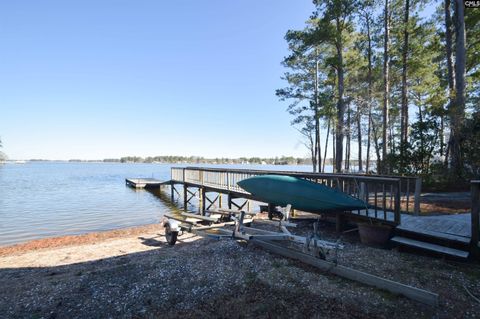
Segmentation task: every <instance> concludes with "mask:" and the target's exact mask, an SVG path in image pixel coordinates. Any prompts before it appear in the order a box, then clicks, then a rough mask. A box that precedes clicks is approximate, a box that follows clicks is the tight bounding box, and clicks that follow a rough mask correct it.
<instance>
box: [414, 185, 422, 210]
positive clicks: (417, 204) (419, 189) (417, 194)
mask: <svg viewBox="0 0 480 319" xmlns="http://www.w3.org/2000/svg"><path fill="white" fill-rule="evenodd" d="M421 193H422V178H421V177H417V179H416V180H415V198H414V204H413V213H414V214H415V215H418V214H420V195H421Z"/></svg>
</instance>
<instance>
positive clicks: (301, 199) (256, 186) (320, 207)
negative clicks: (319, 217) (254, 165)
mask: <svg viewBox="0 0 480 319" xmlns="http://www.w3.org/2000/svg"><path fill="white" fill-rule="evenodd" d="M238 185H239V186H240V187H241V188H243V189H244V190H246V191H247V192H249V193H250V194H252V195H253V196H254V198H255V199H258V200H259V201H262V202H265V203H270V204H274V205H277V206H287V205H288V204H290V205H292V208H295V209H299V210H303V211H308V212H336V211H346V210H354V209H365V207H366V206H367V205H366V203H365V202H363V201H361V200H359V199H357V198H355V197H352V196H350V195H347V194H345V193H342V192H340V191H338V190H336V189H333V188H331V187H328V186H325V185H322V184H318V183H314V182H310V181H307V180H304V179H301V178H296V177H292V176H283V175H260V176H255V177H251V178H247V179H244V180H243V181H240V182H238Z"/></svg>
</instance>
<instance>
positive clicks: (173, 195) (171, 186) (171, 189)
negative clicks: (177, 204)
mask: <svg viewBox="0 0 480 319" xmlns="http://www.w3.org/2000/svg"><path fill="white" fill-rule="evenodd" d="M170 197H171V199H172V202H173V200H174V199H175V184H174V183H173V182H172V183H171V184H170Z"/></svg>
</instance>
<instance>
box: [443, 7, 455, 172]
mask: <svg viewBox="0 0 480 319" xmlns="http://www.w3.org/2000/svg"><path fill="white" fill-rule="evenodd" d="M450 7H451V2H450V0H445V3H444V9H445V10H444V11H445V53H446V59H447V80H448V93H449V94H448V106H447V109H448V110H449V111H450V109H451V107H452V105H453V104H454V99H455V77H454V74H453V73H454V69H453V44H452V43H453V41H452V15H451V8H450ZM452 137H453V136H452V134H451V133H450V138H449V141H448V146H447V150H446V152H445V165H446V164H447V163H448V156H449V153H450V145H451V144H452V142H453V139H452Z"/></svg>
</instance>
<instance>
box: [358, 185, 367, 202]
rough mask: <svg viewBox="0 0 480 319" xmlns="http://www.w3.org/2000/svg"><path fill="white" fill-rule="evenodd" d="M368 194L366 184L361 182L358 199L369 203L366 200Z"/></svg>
mask: <svg viewBox="0 0 480 319" xmlns="http://www.w3.org/2000/svg"><path fill="white" fill-rule="evenodd" d="M366 195H367V194H366V193H365V182H360V189H359V191H358V198H359V199H361V200H364V201H365V202H368V201H367V199H366Z"/></svg>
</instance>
